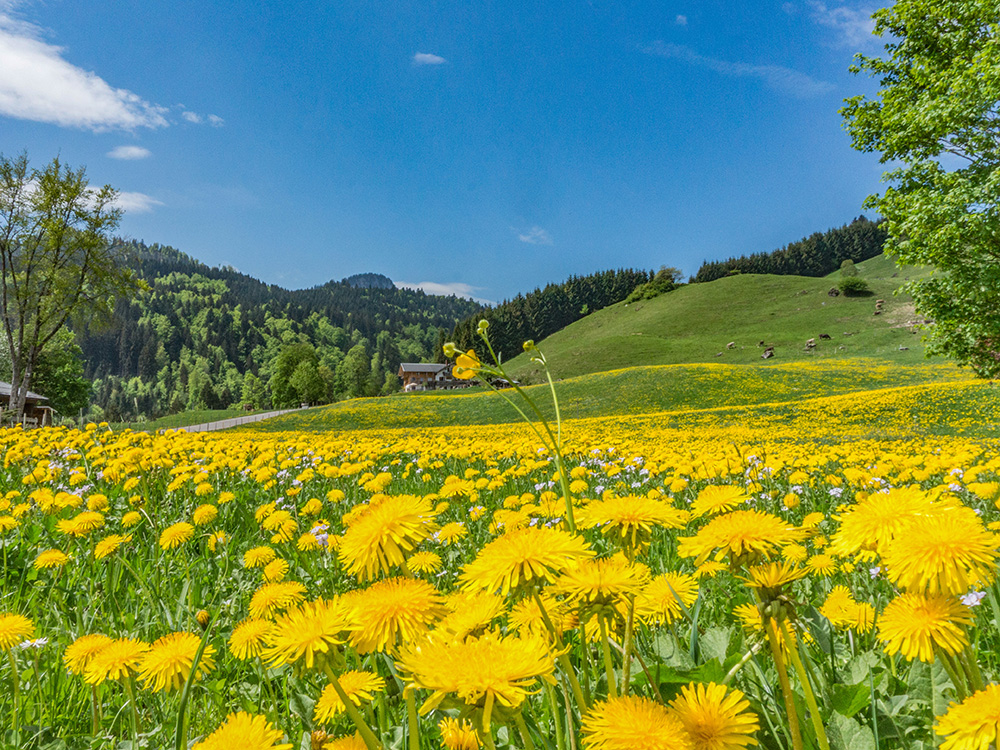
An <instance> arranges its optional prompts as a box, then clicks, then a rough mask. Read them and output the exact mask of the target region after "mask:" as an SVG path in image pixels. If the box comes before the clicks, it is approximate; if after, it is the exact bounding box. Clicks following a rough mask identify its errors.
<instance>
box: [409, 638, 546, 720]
mask: <svg viewBox="0 0 1000 750" xmlns="http://www.w3.org/2000/svg"><path fill="white" fill-rule="evenodd" d="M470 664H478V665H482V667H483V668H482V669H470V668H469V665H470ZM396 666H397V667H398V668H399V669H400V671H401V672H403V673H404V674H406V675H408V679H409V683H410V685H412V686H413V687H416V688H419V689H423V690H430V691H432V694H431V696H430V698H428V699H427V701H426V702H425V703H424V705H423V706H422V707H421V709H420V711H421V713H427V712H428V711H431V710H432V709H434V708H436V707H437V706H438V705H439V704H440V703H441V701H442V700H444V699H445V698H446V697H448V696H449V695H452V696H454V697H456V698H457V699H458V700H460V701H462V702H463V703H464V704H465V705H466V706H468V707H476V708H482V709H485V716H484V720H485V724H486V726H487V728H488V727H489V723H490V712H491V710H492V708H493V706H494V705H495V704H499V705H501V706H505V707H506V708H510V709H516V708H518V707H519V706H520V705H521V704H522V703H523V702H524V700H525V698H527V696H528V695H529V693H530V692H533V690H534V686H535V685H536V683H537V681H538V680H539V679H542V680H546V681H547V682H549V683H551V684H554V683H555V678H554V677H553V676H552V673H553V671H554V670H555V655H554V654H553V652H552V651H551V649H550V648H549V645H548V643H547V642H546V641H545V640H543V639H542V638H541V637H539V636H535V635H532V634H530V633H529V634H527V635H524V636H513V635H508V636H500V635H496V634H493V633H487V634H486V635H484V636H482V637H481V638H469V639H467V640H465V641H461V642H459V641H451V640H444V641H438V640H434V639H427V640H425V641H422V642H419V641H418V642H413V643H408V644H406V645H404V646H403V650H402V653H401V654H400V656H399V659H398V660H397V662H396Z"/></svg>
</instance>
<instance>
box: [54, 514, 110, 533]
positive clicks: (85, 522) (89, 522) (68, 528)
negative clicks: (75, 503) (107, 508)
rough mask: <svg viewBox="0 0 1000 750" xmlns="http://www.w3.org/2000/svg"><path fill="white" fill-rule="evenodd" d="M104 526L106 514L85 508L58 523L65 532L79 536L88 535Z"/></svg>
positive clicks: (57, 526)
mask: <svg viewBox="0 0 1000 750" xmlns="http://www.w3.org/2000/svg"><path fill="white" fill-rule="evenodd" d="M102 526H104V516H103V515H101V514H100V513H98V512H97V511H94V510H85V511H83V512H82V513H77V514H76V515H75V516H73V517H72V518H65V519H63V520H62V521H59V523H57V524H56V528H57V529H59V531H61V532H62V533H63V534H68V535H69V536H77V537H82V536H87V534H89V533H90V532H92V531H96V530H97V529H99V528H101V527H102Z"/></svg>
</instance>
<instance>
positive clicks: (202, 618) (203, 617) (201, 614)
mask: <svg viewBox="0 0 1000 750" xmlns="http://www.w3.org/2000/svg"><path fill="white" fill-rule="evenodd" d="M194 619H196V620H197V621H198V624H199V625H201V629H202V630H204V629H205V628H207V627H208V623H209V620H211V619H212V617H211V615H209V614H208V612H207V611H205V610H204V609H199V610H198V612H197V614H195V616H194Z"/></svg>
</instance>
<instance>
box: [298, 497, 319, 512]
mask: <svg viewBox="0 0 1000 750" xmlns="http://www.w3.org/2000/svg"><path fill="white" fill-rule="evenodd" d="M322 512H323V501H322V500H320V499H319V498H318V497H311V498H309V499H308V500H307V501H306V502H305V504H304V505H303V506H302V507H301V508H300V509H299V513H300V514H301V515H303V516H318V515H319V514H320V513H322Z"/></svg>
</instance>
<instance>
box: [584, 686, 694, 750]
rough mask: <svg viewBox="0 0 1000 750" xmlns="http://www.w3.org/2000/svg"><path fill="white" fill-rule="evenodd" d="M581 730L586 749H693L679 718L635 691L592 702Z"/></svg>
mask: <svg viewBox="0 0 1000 750" xmlns="http://www.w3.org/2000/svg"><path fill="white" fill-rule="evenodd" d="M583 733H584V736H583V746H584V748H586V750H636V748H640V747H641V748H643V750H693V745H692V743H691V740H690V739H689V738H688V734H687V732H686V731H685V729H684V725H683V724H682V723H681V721H680V719H678V718H677V717H676V716H675V715H674V714H673V713H672V712H671V711H670V710H669V709H668V708H667V707H666V706H664V705H662V704H660V703H657V702H656V701H653V700H650V699H649V698H643V697H641V696H638V695H629V696H624V697H620V698H611V699H609V700H606V701H599V702H598V703H595V704H594V706H593V707H592V708H591V709H590V710H589V711H588V712H587V713H586V714H585V715H584V717H583Z"/></svg>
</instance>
